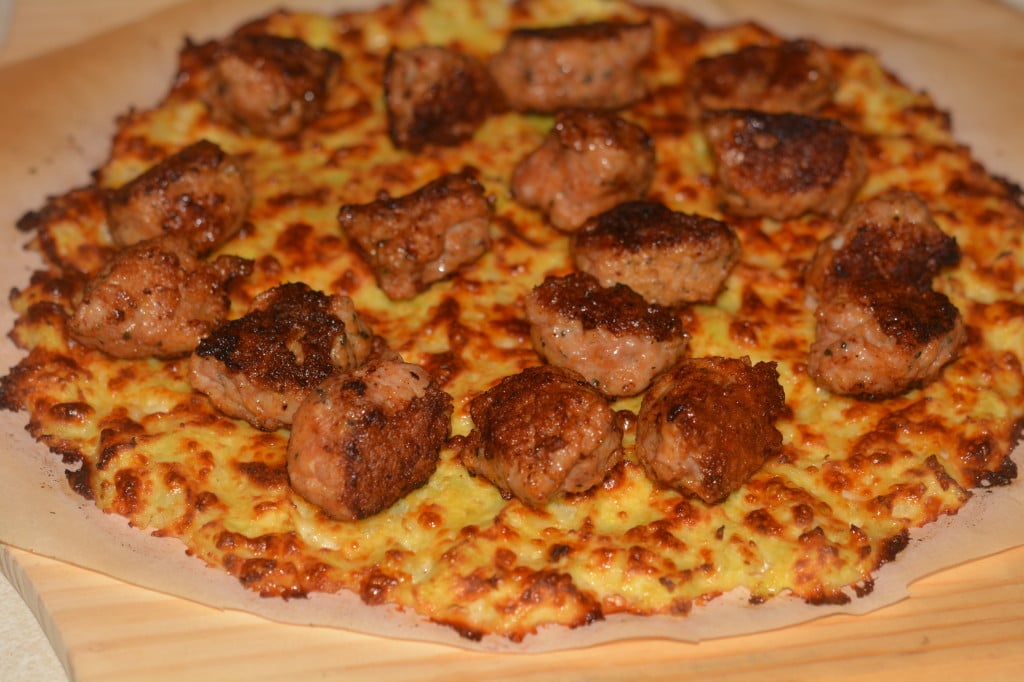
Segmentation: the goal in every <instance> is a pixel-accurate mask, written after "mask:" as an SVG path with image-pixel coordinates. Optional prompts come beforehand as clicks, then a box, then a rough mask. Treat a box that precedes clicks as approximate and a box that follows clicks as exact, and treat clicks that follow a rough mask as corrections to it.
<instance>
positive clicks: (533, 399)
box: [462, 365, 622, 507]
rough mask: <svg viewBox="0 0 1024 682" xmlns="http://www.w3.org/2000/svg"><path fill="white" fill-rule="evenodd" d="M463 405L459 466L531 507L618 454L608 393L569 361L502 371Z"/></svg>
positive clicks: (580, 487)
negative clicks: (469, 425) (466, 419)
mask: <svg viewBox="0 0 1024 682" xmlns="http://www.w3.org/2000/svg"><path fill="white" fill-rule="evenodd" d="M469 411H470V416H471V417H472V418H473V424H474V429H473V431H472V432H471V433H470V434H469V437H468V438H467V442H466V444H465V448H464V450H463V452H462V461H463V463H464V464H465V465H466V468H467V469H469V471H470V472H471V473H472V474H474V475H478V476H483V477H484V478H486V479H487V480H489V481H490V482H491V483H493V484H494V485H495V486H496V487H497V488H498V489H500V490H501V491H502V494H503V496H505V497H506V498H509V497H513V496H514V497H516V498H518V499H519V500H521V501H522V502H524V503H526V504H527V505H530V506H532V507H542V506H544V505H545V504H547V503H548V502H550V501H552V500H553V499H555V498H557V497H559V496H560V495H563V494H565V493H581V492H584V491H586V490H589V489H590V488H593V487H594V486H596V485H598V484H599V483H601V481H603V480H604V477H605V475H606V474H607V473H608V471H609V470H610V469H611V468H612V467H613V466H615V464H616V463H618V461H619V459H620V458H621V456H622V449H621V446H622V428H621V425H620V424H619V422H618V419H617V417H616V414H615V412H614V410H612V408H611V406H610V405H609V403H608V399H607V398H606V397H605V396H604V395H602V394H601V393H600V392H599V391H598V390H597V389H595V388H594V387H593V386H591V385H590V384H588V383H587V381H586V379H584V378H583V377H582V376H580V375H579V374H577V373H576V372H573V371H571V370H568V369H562V368H559V367H553V366H551V365H543V366H540V367H530V368H528V369H525V370H523V371H522V372H521V373H519V374H516V375H513V376H510V377H505V378H504V379H502V380H501V382H500V383H499V384H498V385H496V386H494V387H493V388H491V389H489V390H487V391H486V392H484V393H482V394H480V395H478V396H476V397H475V398H473V400H472V401H471V402H470V406H469Z"/></svg>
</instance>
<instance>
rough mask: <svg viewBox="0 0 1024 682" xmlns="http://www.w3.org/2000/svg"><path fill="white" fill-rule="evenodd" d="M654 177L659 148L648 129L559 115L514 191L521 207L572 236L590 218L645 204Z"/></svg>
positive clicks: (600, 116)
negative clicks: (616, 208)
mask: <svg viewBox="0 0 1024 682" xmlns="http://www.w3.org/2000/svg"><path fill="white" fill-rule="evenodd" d="M654 171H655V151H654V143H653V141H652V140H651V137H650V136H649V135H648V134H647V132H646V131H645V130H644V129H643V128H641V127H640V126H637V125H636V124H633V123H630V122H629V121H626V120H625V119H623V118H620V117H618V116H615V115H613V114H609V113H603V112H597V111H584V110H573V111H566V112H562V113H560V114H558V116H557V117H556V118H555V123H554V127H553V128H552V129H551V132H550V133H549V134H548V135H547V137H546V138H545V139H544V142H543V143H542V144H541V145H540V147H538V148H537V149H535V150H534V151H533V152H531V153H530V154H528V155H527V156H526V157H524V158H523V159H522V160H521V161H520V162H519V163H518V164H517V165H516V167H515V169H514V170H513V172H512V179H511V187H512V193H513V195H514V196H515V199H516V201H518V202H519V203H521V204H523V205H524V206H528V207H530V208H536V209H539V210H540V211H541V212H543V213H545V214H546V215H547V218H548V220H549V221H550V222H551V224H552V225H553V226H554V227H556V228H558V229H559V230H564V231H567V232H571V231H573V230H576V229H578V228H579V227H580V226H581V225H582V224H583V222H584V221H585V220H586V219H587V218H589V217H590V216H593V215H597V214H598V213H600V212H602V211H605V210H607V209H610V208H612V207H613V206H615V205H616V204H618V203H621V202H623V201H630V200H633V199H640V198H642V197H643V196H644V195H645V194H646V193H647V190H648V189H649V188H650V186H651V181H652V180H653V178H654Z"/></svg>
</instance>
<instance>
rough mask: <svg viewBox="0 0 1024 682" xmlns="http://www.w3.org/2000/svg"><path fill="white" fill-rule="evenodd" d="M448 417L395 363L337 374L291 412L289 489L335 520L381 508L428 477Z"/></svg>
mask: <svg viewBox="0 0 1024 682" xmlns="http://www.w3.org/2000/svg"><path fill="white" fill-rule="evenodd" d="M451 414H452V399H451V396H449V395H448V394H447V393H445V392H444V391H442V390H441V389H440V388H439V387H438V385H437V383H436V382H435V381H434V380H433V378H432V377H431V376H430V375H429V374H428V373H427V371H426V370H424V369H423V368H422V367H419V366H418V365H414V364H410V363H407V362H403V361H402V360H401V359H400V358H390V357H387V358H385V357H381V358H377V359H374V360H371V361H370V362H367V363H366V364H365V365H363V366H362V367H359V368H357V369H354V370H351V371H348V372H339V373H337V374H335V375H333V376H331V377H330V378H329V379H327V380H326V381H324V382H323V383H322V384H320V385H319V386H318V387H317V388H316V389H314V390H313V391H312V393H311V394H310V396H309V397H308V398H307V399H306V401H305V402H303V403H302V405H301V406H300V407H299V409H298V411H297V412H296V413H295V419H294V420H293V422H292V430H291V434H290V436H289V438H288V449H287V462H288V478H289V480H290V482H291V485H292V488H294V489H295V491H296V492H297V493H299V494H300V495H302V497H304V498H305V499H306V500H307V501H309V502H311V503H313V504H315V505H317V506H318V507H320V508H321V509H322V510H323V511H324V513H326V514H327V515H328V516H330V517H331V518H333V519H337V520H340V521H351V520H357V519H364V518H367V517H369V516H372V515H374V514H376V513H378V512H380V511H383V510H384V509H387V508H388V507H390V506H391V505H393V504H394V503H395V502H397V501H398V500H400V499H401V498H402V497H404V496H405V495H407V494H408V493H410V492H412V491H413V490H415V489H416V488H419V487H420V486H422V485H423V484H425V483H426V482H427V481H428V480H429V479H430V476H431V475H432V474H433V473H434V470H435V469H436V468H437V461H438V457H439V455H440V452H441V448H442V447H444V445H445V443H446V442H447V440H448V435H449V432H450V429H451Z"/></svg>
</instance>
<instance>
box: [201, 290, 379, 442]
mask: <svg viewBox="0 0 1024 682" xmlns="http://www.w3.org/2000/svg"><path fill="white" fill-rule="evenodd" d="M372 350H373V338H372V334H371V333H370V330H369V328H368V327H367V326H366V324H365V323H363V321H362V320H361V319H360V318H359V316H358V315H357V314H356V310H355V306H354V305H353V303H352V300H351V299H350V298H348V297H347V296H339V295H334V296H328V295H326V294H324V293H322V292H320V291H315V290H313V289H311V288H310V287H309V286H307V285H305V284H303V283H301V282H291V283H287V284H282V285H280V286H277V287H274V288H273V289H270V290H268V291H265V292H263V293H262V294H260V295H259V296H257V297H256V300H255V301H253V305H252V309H251V310H250V311H249V312H248V313H246V314H245V315H243V316H242V317H240V318H238V319H236V320H231V321H230V322H226V323H224V324H222V325H221V326H219V327H217V328H216V329H214V330H213V331H212V332H211V333H210V334H209V335H208V336H207V337H206V338H204V339H203V340H202V341H201V342H200V343H199V345H198V346H197V347H196V349H195V352H194V353H193V354H192V359H191V366H190V368H189V381H191V383H192V386H193V388H195V389H196V390H197V391H200V392H202V393H205V394H206V395H207V396H208V397H209V398H210V401H211V402H212V403H213V404H214V405H216V406H217V408H218V409H220V410H221V411H222V412H224V413H225V414H227V415H228V416H231V417H237V418H239V419H244V420H246V421H247V422H249V423H250V424H252V425H253V426H255V427H256V428H258V429H264V430H267V431H273V430H274V429H278V428H281V427H282V426H287V425H288V424H290V423H291V421H292V417H293V416H294V414H295V410H297V409H298V407H299V404H300V403H301V402H302V401H303V400H304V399H305V398H306V396H307V395H309V392H310V391H312V390H313V389H314V388H316V387H317V386H318V385H319V384H320V382H322V381H323V380H324V379H326V378H327V377H328V376H329V375H330V374H331V373H333V372H335V371H343V370H347V369H353V368H355V367H357V366H358V365H360V364H362V363H363V362H364V361H365V360H366V359H367V358H368V357H369V356H370V353H371V351H372Z"/></svg>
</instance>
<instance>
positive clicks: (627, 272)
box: [570, 201, 740, 306]
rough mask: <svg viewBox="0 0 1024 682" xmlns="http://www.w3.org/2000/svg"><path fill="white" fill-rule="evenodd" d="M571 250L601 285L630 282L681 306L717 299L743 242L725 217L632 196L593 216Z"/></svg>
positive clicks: (643, 291) (648, 294) (643, 293)
mask: <svg viewBox="0 0 1024 682" xmlns="http://www.w3.org/2000/svg"><path fill="white" fill-rule="evenodd" d="M570 249H571V253H572V257H573V260H574V262H575V263H576V267H578V268H579V269H580V270H582V271H583V272H587V273H589V274H591V275H593V276H594V277H596V278H597V280H598V282H600V284H601V286H605V287H610V286H612V285H613V284H625V285H626V286H628V287H629V288H630V289H632V290H633V291H635V292H637V293H638V294H640V295H641V296H643V297H644V298H645V299H646V300H648V301H650V302H651V303H657V304H658V305H664V306H677V305H681V304H684V303H692V302H697V301H711V300H713V299H714V298H715V296H716V295H717V294H718V292H719V291H720V290H721V288H722V284H723V283H724V282H725V279H726V277H728V276H729V272H730V271H731V270H732V268H733V266H734V265H735V264H736V261H737V260H738V259H739V255H740V241H739V238H738V237H737V236H736V233H735V232H734V231H733V230H732V228H730V227H729V226H728V225H726V224H725V223H723V222H722V221H720V220H715V219H713V218H706V217H704V216H699V215H693V214H689V213H680V212H677V211H673V210H671V209H669V208H668V207H667V206H665V205H664V204H660V203H655V202H649V201H631V202H626V203H623V204H619V205H618V206H616V207H615V208H612V209H609V210H608V211H605V212H604V213H601V214H599V215H597V216H594V217H592V218H590V219H589V220H588V221H587V222H586V223H584V225H583V227H582V228H581V229H580V230H579V231H578V232H575V233H573V235H572V238H571V240H570Z"/></svg>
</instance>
